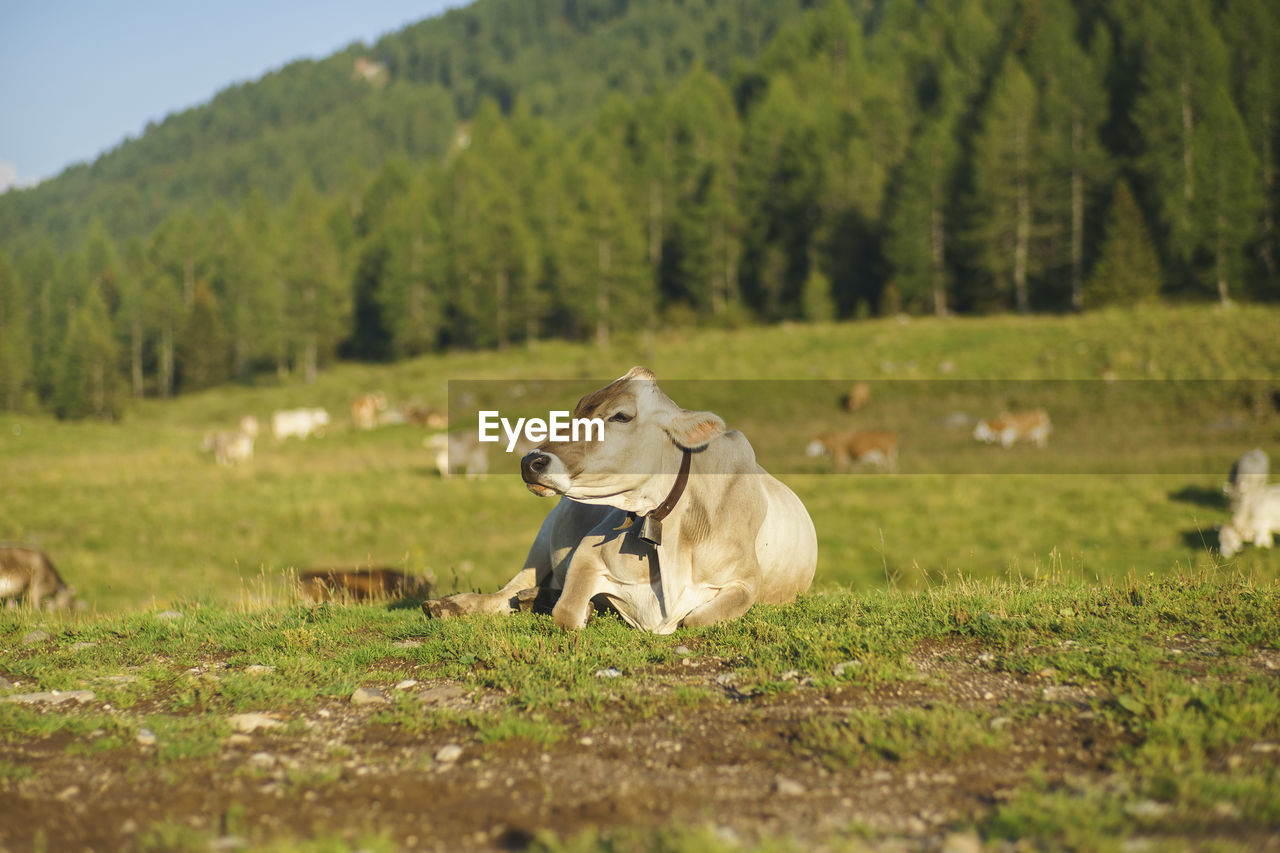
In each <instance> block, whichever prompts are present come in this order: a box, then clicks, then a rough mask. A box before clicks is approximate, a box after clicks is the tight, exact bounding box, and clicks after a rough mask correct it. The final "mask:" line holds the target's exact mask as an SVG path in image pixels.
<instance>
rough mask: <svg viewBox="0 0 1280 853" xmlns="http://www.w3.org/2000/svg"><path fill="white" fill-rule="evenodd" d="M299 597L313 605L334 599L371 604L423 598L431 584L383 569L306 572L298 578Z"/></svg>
mask: <svg viewBox="0 0 1280 853" xmlns="http://www.w3.org/2000/svg"><path fill="white" fill-rule="evenodd" d="M298 584H299V586H300V587H301V588H302V597H303V598H305V599H306V600H307V601H309V602H311V603H312V604H319V603H320V602H322V601H330V600H333V599H338V600H348V601H374V600H377V599H382V598H426V597H427V596H428V595H430V594H431V583H430V582H429V581H427V580H426V579H425V578H418V577H412V576H410V575H406V574H405V573H404V572H401V571H399V570H397V569H388V568H385V567H381V566H378V567H369V568H340V569H309V570H307V571H305V572H303V573H302V574H301V575H299V576H298Z"/></svg>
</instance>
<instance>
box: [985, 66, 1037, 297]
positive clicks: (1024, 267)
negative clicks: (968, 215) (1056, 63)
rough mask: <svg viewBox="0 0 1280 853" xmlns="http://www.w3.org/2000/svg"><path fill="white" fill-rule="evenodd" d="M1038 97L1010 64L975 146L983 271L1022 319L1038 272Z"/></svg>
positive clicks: (1020, 71) (1002, 74) (1028, 80)
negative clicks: (1007, 293)
mask: <svg viewBox="0 0 1280 853" xmlns="http://www.w3.org/2000/svg"><path fill="white" fill-rule="evenodd" d="M1035 115H1036V91H1035V87H1034V86H1033V85H1032V82H1031V78H1030V77H1029V76H1027V73H1026V71H1024V70H1023V68H1022V64H1021V63H1020V62H1019V61H1018V60H1017V59H1016V58H1015V57H1013V56H1009V57H1007V58H1006V60H1005V63H1004V65H1003V66H1002V68H1001V72H1000V74H999V76H998V77H997V79H996V82H995V88H994V91H993V92H992V93H991V97H990V100H989V101H988V103H987V105H986V108H985V110H984V112H983V117H982V130H981V132H980V133H979V134H978V137H977V139H976V140H975V142H974V152H973V160H974V163H973V171H974V197H973V202H972V205H973V224H972V230H971V232H970V238H971V240H972V241H973V242H974V244H975V248H976V251H977V262H978V265H979V267H980V268H981V269H982V270H983V271H984V272H985V273H986V274H987V275H988V276H990V278H991V279H992V280H993V282H994V283H995V285H996V287H997V288H998V289H1004V288H1008V289H1009V290H1010V291H1011V292H1012V296H1013V304H1014V306H1015V308H1016V309H1017V311H1018V313H1020V314H1025V313H1027V312H1028V311H1030V310H1031V296H1030V293H1031V291H1030V287H1029V285H1028V281H1029V279H1030V277H1031V276H1032V275H1034V274H1035V272H1037V268H1036V264H1037V260H1038V259H1037V258H1035V257H1034V256H1033V255H1032V254H1031V239H1032V227H1033V223H1032V210H1033V199H1032V191H1033V189H1034V187H1035V183H1036V177H1037V169H1038V168H1039V163H1038V162H1037V161H1036V159H1035V157H1036V140H1035V137H1034V134H1035V126H1034V119H1035Z"/></svg>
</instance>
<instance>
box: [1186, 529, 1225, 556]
mask: <svg viewBox="0 0 1280 853" xmlns="http://www.w3.org/2000/svg"><path fill="white" fill-rule="evenodd" d="M1182 544H1183V545H1185V546H1186V547H1188V548H1190V549H1191V550H1193V551H1209V550H1213V549H1216V548H1217V547H1218V531H1217V530H1215V529H1214V528H1212V527H1200V528H1193V529H1191V530H1184V531H1182Z"/></svg>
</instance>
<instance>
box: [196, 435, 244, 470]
mask: <svg viewBox="0 0 1280 853" xmlns="http://www.w3.org/2000/svg"><path fill="white" fill-rule="evenodd" d="M201 447H202V448H203V449H204V450H206V451H211V452H212V453H213V458H214V459H215V460H217V462H218V464H219V465H225V466H227V467H230V466H232V465H235V464H236V463H238V462H250V461H252V460H253V436H251V435H248V434H247V433H244V432H239V431H237V432H211V433H207V434H206V435H205V437H204V443H203V444H202V445H201Z"/></svg>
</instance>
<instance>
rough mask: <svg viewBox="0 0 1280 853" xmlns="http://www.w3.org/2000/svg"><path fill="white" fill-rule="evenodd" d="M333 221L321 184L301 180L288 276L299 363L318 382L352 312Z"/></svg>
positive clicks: (293, 209) (293, 202)
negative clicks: (332, 231) (319, 188)
mask: <svg viewBox="0 0 1280 853" xmlns="http://www.w3.org/2000/svg"><path fill="white" fill-rule="evenodd" d="M366 212H368V208H366ZM328 222H329V219H328V216H327V210H326V209H325V205H324V204H323V202H322V201H321V199H320V197H319V195H318V194H317V192H316V190H315V187H314V186H313V185H312V184H311V182H310V181H308V180H305V179H303V180H300V181H299V182H298V183H297V184H296V185H295V187H294V191H293V197H292V198H291V199H290V202H289V223H290V225H291V229H290V232H289V236H288V240H287V242H286V244H285V246H284V252H283V258H284V260H283V264H282V277H283V279H284V282H285V293H286V299H285V304H286V305H287V306H288V308H287V310H288V311H289V315H290V317H291V319H292V324H291V325H292V328H293V335H292V344H293V352H294V358H295V363H298V364H300V365H301V367H302V372H303V376H304V378H305V379H306V381H307V382H314V381H315V380H316V374H317V371H318V370H319V366H320V363H321V361H323V360H325V359H327V358H328V357H329V356H331V355H332V354H333V353H335V352H336V351H337V347H338V342H339V341H340V340H341V339H342V336H343V333H344V332H345V331H346V329H347V328H348V326H347V321H348V318H349V316H350V312H351V308H350V300H349V293H348V291H347V289H346V288H344V287H343V286H342V281H341V277H340V272H341V267H340V265H339V262H340V259H339V257H338V253H337V250H336V249H335V248H334V241H333V239H332V236H331V235H330V233H329V232H328Z"/></svg>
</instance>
